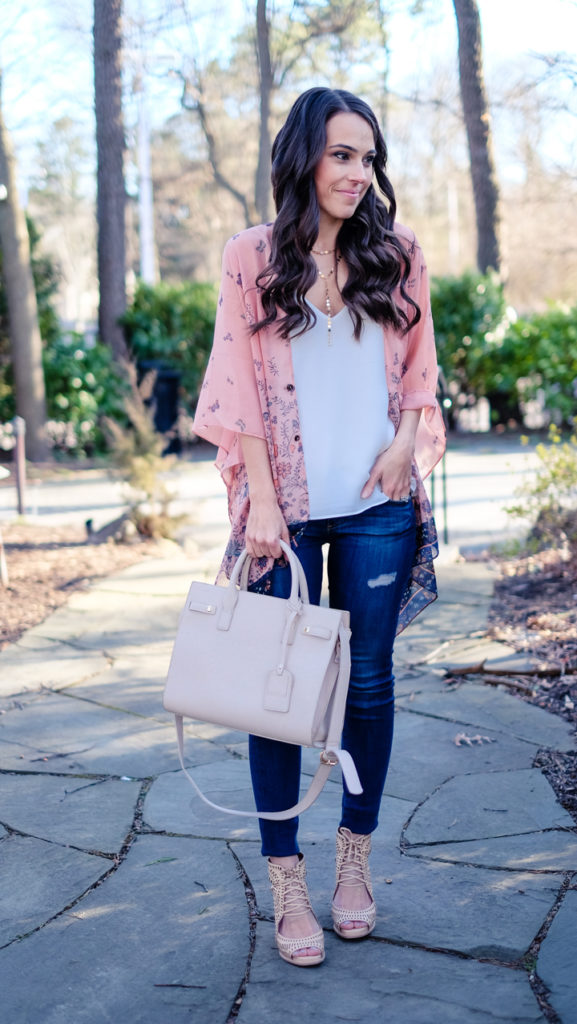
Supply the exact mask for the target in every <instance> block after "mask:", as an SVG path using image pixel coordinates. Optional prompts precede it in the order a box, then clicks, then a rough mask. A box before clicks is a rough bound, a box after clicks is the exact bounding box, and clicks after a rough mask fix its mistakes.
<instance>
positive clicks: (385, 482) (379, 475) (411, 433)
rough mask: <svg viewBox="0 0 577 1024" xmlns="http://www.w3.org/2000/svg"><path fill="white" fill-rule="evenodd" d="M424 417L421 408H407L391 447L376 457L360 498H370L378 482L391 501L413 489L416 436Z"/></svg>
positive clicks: (400, 497) (403, 496)
mask: <svg viewBox="0 0 577 1024" xmlns="http://www.w3.org/2000/svg"><path fill="white" fill-rule="evenodd" d="M420 418H421V410H420V409H404V410H403V412H401V420H400V423H399V429H398V430H397V433H396V434H395V438H394V441H393V443H392V444H391V446H390V448H387V450H386V451H384V452H381V454H380V455H377V458H376V459H375V461H374V463H373V466H372V469H371V472H370V474H369V479H368V480H367V482H366V484H365V486H364V487H363V489H362V491H361V498H370V496H371V494H372V493H373V491H374V489H375V487H376V486H377V485H378V486H379V487H380V489H381V491H382V492H383V494H386V495H387V497H388V498H390V499H391V501H399V500H400V499H402V498H406V497H407V495H409V494H410V493H411V466H412V462H413V456H414V454H415V437H416V434H417V427H418V425H419V420H420Z"/></svg>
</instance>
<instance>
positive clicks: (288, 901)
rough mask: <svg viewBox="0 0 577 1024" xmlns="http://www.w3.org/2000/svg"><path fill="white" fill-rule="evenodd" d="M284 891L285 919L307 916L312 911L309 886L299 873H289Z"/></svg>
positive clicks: (283, 909) (285, 879)
mask: <svg viewBox="0 0 577 1024" xmlns="http://www.w3.org/2000/svg"><path fill="white" fill-rule="evenodd" d="M283 881H284V885H283V891H282V897H281V902H282V914H283V917H299V916H301V915H302V914H306V913H307V912H308V911H309V910H310V909H311V906H310V900H309V894H308V889H307V884H306V881H305V880H304V878H302V877H301V876H300V875H299V874H297V871H296V870H294V871H290V872H289V871H287V872H286V874H285V876H284V878H283Z"/></svg>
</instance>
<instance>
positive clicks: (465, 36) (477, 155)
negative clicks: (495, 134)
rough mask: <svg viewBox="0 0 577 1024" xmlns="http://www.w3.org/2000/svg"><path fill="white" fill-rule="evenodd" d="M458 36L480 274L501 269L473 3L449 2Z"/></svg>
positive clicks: (495, 189) (495, 195)
mask: <svg viewBox="0 0 577 1024" xmlns="http://www.w3.org/2000/svg"><path fill="white" fill-rule="evenodd" d="M453 5H454V8H455V15H456V17H457V28H458V34H459V79H460V85H461V101H462V104H463V115H464V118H465V127H466V130H467V141H468V145H469V159H470V163H471V180H472V185H473V197H474V201H475V216H476V221H477V266H478V268H479V270H480V271H481V272H482V273H486V272H487V271H488V270H490V269H493V270H497V271H500V269H501V253H500V248H499V237H498V231H499V189H498V186H497V178H496V174H495V165H494V162H493V154H492V145H491V125H490V120H489V109H488V104H487V96H486V93H485V84H484V81H483V50H482V42H481V20H480V17H479V9H478V6H477V3H476V0H453Z"/></svg>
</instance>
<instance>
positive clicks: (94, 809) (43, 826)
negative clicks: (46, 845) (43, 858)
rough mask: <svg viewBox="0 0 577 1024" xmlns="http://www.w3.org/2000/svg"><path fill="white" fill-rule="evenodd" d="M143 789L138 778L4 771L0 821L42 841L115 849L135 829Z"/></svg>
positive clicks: (0, 796)
mask: <svg viewBox="0 0 577 1024" xmlns="http://www.w3.org/2000/svg"><path fill="white" fill-rule="evenodd" d="M139 792H140V783H139V782H129V781H124V782H121V781H119V780H118V781H117V780H113V779H94V780H90V779H87V778H86V777H76V778H75V777H74V776H70V775H69V776H66V777H62V776H60V777H58V776H54V775H24V776H21V775H5V776H4V777H3V779H2V787H1V789H0V819H1V820H2V821H4V822H5V823H6V824H8V825H9V826H10V828H12V829H15V830H17V831H18V832H24V833H26V834H27V835H33V836H35V837H36V838H38V839H49V840H51V841H52V842H55V843H65V844H70V845H73V846H78V847H81V848H82V849H84V850H89V851H90V850H98V851H99V852H101V853H107V852H109V853H113V852H115V851H116V850H118V849H119V848H120V847H121V846H122V843H123V841H124V839H125V838H126V836H127V835H128V832H129V831H130V829H131V827H132V821H133V817H134V805H135V803H136V800H137V797H138V794H139Z"/></svg>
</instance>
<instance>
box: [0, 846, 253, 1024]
mask: <svg viewBox="0 0 577 1024" xmlns="http://www.w3.org/2000/svg"><path fill="white" fill-rule="evenodd" d="M78 856H80V855H78ZM231 922H234V924H233V925H232V927H231ZM248 952H249V925H248V910H247V903H246V899H245V893H244V886H243V883H242V880H241V879H240V877H239V873H238V869H237V865H236V861H235V859H234V857H233V856H232V854H231V853H230V852H229V851H228V850H227V848H226V846H225V845H224V844H215V843H210V842H205V841H202V840H192V839H174V838H171V839H167V838H164V837H161V836H142V837H141V838H140V839H139V840H138V841H137V842H136V843H135V844H134V846H133V847H132V849H131V850H130V852H129V854H128V856H127V858H126V860H125V861H124V862H123V863H122V864H121V865H120V867H119V868H118V870H117V871H116V872H115V873H114V874H112V875H111V876H110V877H109V878H108V879H106V880H105V882H104V883H103V884H102V885H101V886H99V887H98V888H97V889H95V890H94V891H93V892H91V893H89V894H88V895H87V896H86V897H85V898H84V899H83V900H82V901H81V902H80V903H79V904H77V905H76V906H74V907H72V908H71V909H70V910H69V911H66V912H65V913H64V914H63V915H62V916H61V917H59V918H58V919H57V920H55V921H53V922H52V923H51V924H47V925H46V926H45V927H44V928H42V929H41V930H40V931H38V932H36V934H34V935H32V936H31V937H30V938H28V939H27V940H26V942H21V943H15V944H14V945H12V946H10V947H9V948H8V949H5V950H3V951H2V952H1V953H0V990H1V991H2V1011H3V1015H5V1019H6V1020H10V1021H12V1022H14V1024H25V1022H27V1021H30V1020H37V1021H42V1024H70V1022H71V1021H74V1024H100V1022H102V1021H107V1022H108V1021H110V1022H111V1024H112V1022H117V1021H121V1020H126V1021H131V1022H135V1024H167V1022H169V1021H170V1024H185V1022H186V1024H189V1022H190V1021H191V1020H194V1021H206V1022H207V1024H208V1022H213V1021H214V1022H216V1021H223V1022H224V1021H225V1020H226V1019H227V1016H228V1014H229V1012H230V1009H231V1007H232V1005H233V1002H234V999H235V996H236V993H237V991H238V988H239V986H240V983H241V981H242V978H243V976H244V971H245V966H246V960H247V956H248Z"/></svg>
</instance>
